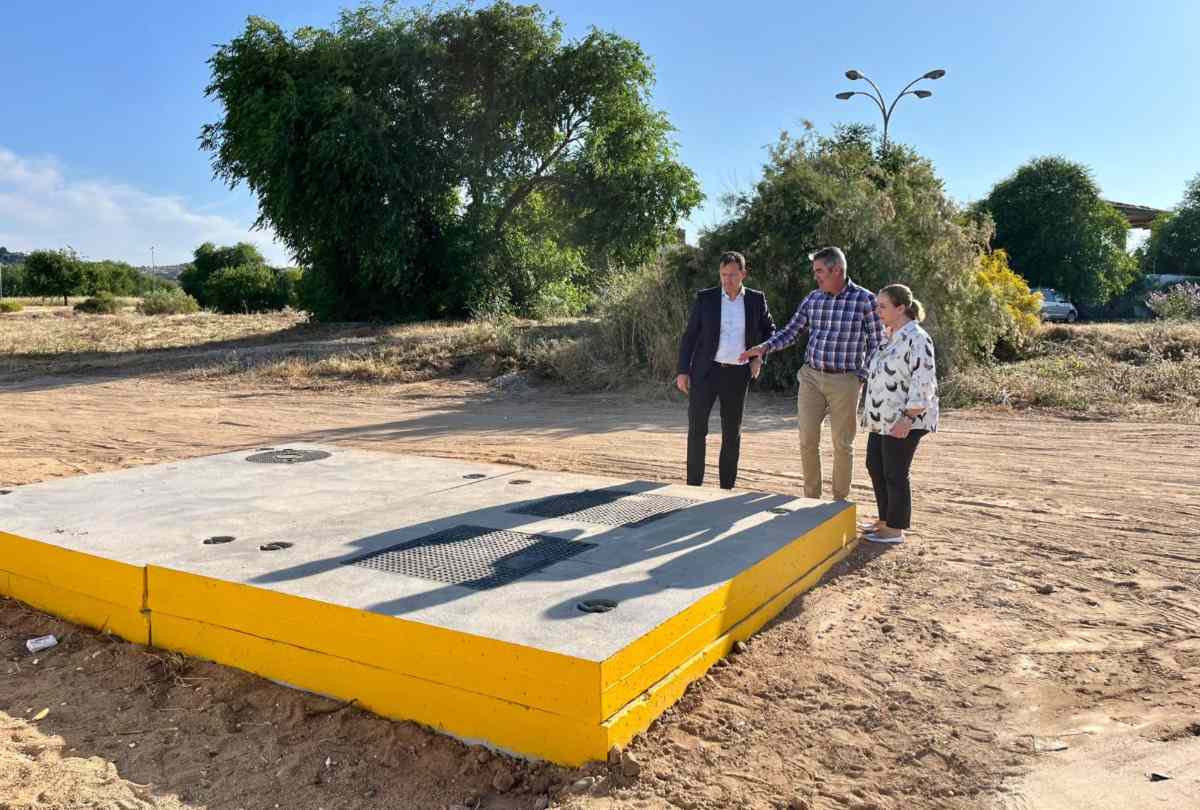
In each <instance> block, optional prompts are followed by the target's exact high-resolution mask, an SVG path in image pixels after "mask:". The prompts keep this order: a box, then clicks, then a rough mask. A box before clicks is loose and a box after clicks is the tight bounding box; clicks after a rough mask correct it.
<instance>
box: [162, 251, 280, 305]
mask: <svg viewBox="0 0 1200 810" xmlns="http://www.w3.org/2000/svg"><path fill="white" fill-rule="evenodd" d="M266 263H267V260H266V259H264V258H263V255H262V254H261V253H260V252H259V251H258V248H256V247H255V246H254V245H252V244H250V243H249V242H238V243H237V244H236V245H224V246H221V247H218V246H216V245H214V244H213V243H212V242H205V243H204V244H202V245H200V247H198V248H196V249H195V251H193V252H192V263H191V264H190V265H189V266H188V267H187V268H185V269H184V271H183V272H182V273H180V274H179V286H181V287H183V291H184V292H186V293H187V294H188V295H190V296H192V297H193V298H195V299H196V300H197V301H198V302H200V305H201V306H205V307H207V306H212V302H211V301H210V300H209V298H208V281H209V278H210V277H212V275H213V274H214V273H216V272H217V271H218V270H223V269H225V268H226V267H244V266H247V265H262V266H264V267H265V266H266ZM237 311H239V312H240V311H241V310H237Z"/></svg>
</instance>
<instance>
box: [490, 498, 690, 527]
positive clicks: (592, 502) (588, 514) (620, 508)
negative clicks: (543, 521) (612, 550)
mask: <svg viewBox="0 0 1200 810" xmlns="http://www.w3.org/2000/svg"><path fill="white" fill-rule="evenodd" d="M697 503H699V501H693V500H690V499H688V498H675V497H672V496H669V495H647V494H643V493H639V492H627V491H625V490H621V489H594V490H588V491H586V492H570V493H567V494H566V495H555V496H554V497H551V498H546V499H545V500H542V501H538V502H536V503H532V504H529V505H528V506H522V507H520V508H518V509H513V510H511V511H513V512H515V513H516V514H519V515H535V516H537V517H544V518H566V519H568V520H577V521H579V522H581V523H599V524H601V525H603V526H630V527H635V526H642V525H644V524H646V523H649V522H651V521H653V520H658V519H660V518H664V517H667V516H668V515H671V514H673V513H675V512H679V511H681V510H683V509H687V508H688V507H689V506H695V505H696V504H697Z"/></svg>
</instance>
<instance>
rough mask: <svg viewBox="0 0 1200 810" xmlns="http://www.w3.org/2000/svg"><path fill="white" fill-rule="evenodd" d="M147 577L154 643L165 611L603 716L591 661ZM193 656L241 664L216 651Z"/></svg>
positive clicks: (221, 584)
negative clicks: (153, 623)
mask: <svg viewBox="0 0 1200 810" xmlns="http://www.w3.org/2000/svg"><path fill="white" fill-rule="evenodd" d="M147 572H148V573H147V592H148V600H147V606H148V607H149V609H150V613H151V615H152V616H153V617H154V621H155V633H154V643H156V644H157V643H158V641H159V638H158V620H159V617H162V616H168V615H169V616H175V617H178V618H181V619H189V620H192V621H198V622H202V623H204V624H207V625H212V626H216V627H223V628H227V629H230V630H235V631H238V632H243V633H247V634H249V635H252V636H258V637H261V638H270V639H273V640H275V641H279V642H282V643H285V644H290V645H292V646H296V647H301V648H303V649H307V650H311V651H314V652H320V653H325V654H327V655H331V656H334V657H337V658H343V659H346V660H350V661H357V662H359V663H362V664H365V665H367V666H371V667H375V668H377V669H383V670H389V671H392V672H395V673H397V674H398V675H405V676H411V677H414V678H419V679H423V680H427V681H437V682H441V683H444V684H446V685H447V686H450V687H454V688H458V689H463V690H466V691H469V692H478V693H487V694H492V695H495V696H496V697H498V698H500V699H502V700H508V701H512V702H514V703H519V704H522V705H525V706H529V707H532V708H537V709H543V710H545V711H548V712H552V713H556V714H562V715H567V716H571V717H575V718H578V719H580V720H586V721H591V722H593V723H598V722H599V721H600V720H602V719H603V718H604V717H605V716H607V715H604V714H602V713H601V711H600V685H599V684H600V664H599V663H598V662H596V661H588V660H584V659H580V658H574V657H572V656H568V655H563V654H560V653H555V652H550V651H547V650H539V649H536V648H533V647H527V646H523V645H520V644H513V643H511V642H506V641H499V640H497V639H492V638H485V637H483V636H477V635H473V634H471V633H465V632H460V631H457V630H451V629H449V628H445V627H438V626H435V625H430V624H424V623H421V622H415V621H410V620H407V619H403V618H398V617H395V616H387V615H383V614H379V613H372V612H370V611H366V610H359V609H357V608H352V607H346V606H344V605H335V604H331V603H328V602H321V601H318V600H315V599H310V598H307V597H303V596H295V595H292V594H287V593H281V592H279V591H273V590H268V589H266V588H261V587H257V586H253V585H244V584H240V583H235V582H229V581H227V580H220V579H213V578H210V577H205V576H201V575H199V574H190V573H187V572H183V571H177V570H174V569H170V568H163V567H161V566H157V565H149V566H147ZM200 654H201V655H203V656H204V657H206V658H211V659H213V660H219V661H222V662H223V663H228V664H231V665H233V666H235V667H241V668H242V669H247V668H248V667H246V666H243V663H242V662H240V661H238V660H230V659H229V658H228V656H225V657H220V655H221V651H220V650H201V651H200Z"/></svg>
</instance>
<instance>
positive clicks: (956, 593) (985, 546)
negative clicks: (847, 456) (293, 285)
mask: <svg viewBox="0 0 1200 810" xmlns="http://www.w3.org/2000/svg"><path fill="white" fill-rule="evenodd" d="M506 379H507V380H508V384H506V385H494V384H493V385H489V384H486V383H482V382H479V381H471V380H454V381H442V382H437V383H425V384H414V385H408V386H392V387H387V388H380V387H376V388H370V389H357V390H351V391H349V392H346V391H343V392H336V393H335V392H319V391H291V390H284V389H282V388H270V387H266V388H254V389H251V388H249V387H247V386H246V385H245V384H244V383H241V384H239V383H237V382H236V380H233V381H220V380H217V381H215V382H214V381H195V380H192V381H181V380H179V379H177V378H172V377H156V376H136V375H126V376H124V377H120V378H118V377H111V378H95V379H87V378H80V377H57V378H46V379H24V380H22V381H19V382H11V383H4V384H2V385H0V413H2V420H3V422H2V424H0V487H3V486H11V485H20V484H25V483H30V482H34V481H42V480H47V479H51V478H56V477H60V476H72V475H83V474H87V473H92V472H97V471H101V470H109V469H114V468H118V467H126V466H132V465H139V464H151V463H156V462H163V461H167V460H171V459H178V458H186V457H190V456H197V455H203V454H208V453H214V452H221V451H226V450H230V449H235V448H243V447H251V446H257V445H279V444H283V443H286V442H287V441H288V440H303V441H308V442H321V443H327V444H335V445H343V446H353V447H364V448H371V449H375V450H383V451H388V452H395V453H419V454H427V455H437V456H451V457H455V458H470V459H478V460H486V461H496V462H504V463H509V464H518V465H526V466H529V467H534V468H539V469H549V470H556V469H561V470H574V471H579V472H588V473H597V474H606V475H613V476H637V477H642V478H647V479H653V480H659V481H675V482H678V481H680V480H681V476H682V458H683V450H684V437H685V427H684V425H685V418H684V416H685V414H684V405H683V404H682V402H681V401H679V400H673V399H672V398H671V397H669V396H668V395H666V394H665V393H664V394H663V395H661V396H657V397H655V396H649V395H642V396H633V395H629V394H593V395H566V394H563V393H560V392H556V391H555V390H553V389H545V388H539V387H537V386H530V385H527V384H526V383H525V382H524V381H522V380H521V379H519V378H515V379H514V378H511V377H510V378H506ZM792 407H793V406H792V403H791V402H790V401H789V400H787V399H784V398H772V397H766V396H757V395H754V394H752V399H751V403H750V406H749V409H748V417H747V420H746V426H745V439H744V441H743V453H742V476H741V479H740V481H739V485H740V486H744V487H747V488H754V489H762V490H768V491H773V492H782V493H789V494H799V493H800V491H801V479H800V470H799V462H798V458H797V455H796V445H797V440H796V436H795V432H794V431H795V419H794V415H793V413H792ZM715 438H716V437H715V436H714V437H713V440H710V451H711V452H710V461H711V462H713V463H714V465H715V453H716V446H715V445H716V441H715ZM863 444H864V442H863V441H862V437H860V441H859V451H858V456H857V458H856V481H855V488H854V492H853V497H854V498H855V499H856V500H857V501H858V503H859V504H860V516H864V517H865V516H873V512H874V509H873V507H872V506H871V504H872V498H871V491H870V487H869V482H868V480H867V477H866V475H865V472H864V471H863V470H862V468H861V464H862V458H863V454H862V448H863ZM827 461H828V458H827ZM713 473H714V475H713V476H712V477H713V478H715V467H714V469H713ZM913 476H914V484H915V488H916V492H917V505H916V515H915V518H914V531H913V532H912V534H911V536H910V539H909V542H907V543H906V544H904V545H903V546H899V547H889V548H886V549H885V548H880V547H860V548H859V550H858V551H857V552H856V553H855V554H854V555H853V556H852V557H851V558H850V559H848V560H847V561H846V562H845V563H843V564H842V565H840V566H839V567H838V568H837V569H835V570H834V571H833V572H832V573H831V574H830V575H829V576H828V577H827V578H826V579H825V581H824V582H823V583H822V584H821V585H819V586H818V587H817V588H815V589H814V590H813V591H811V592H810V593H808V594H806V595H804V596H803V597H801V598H799V599H797V600H796V601H795V602H794V603H793V604H792V605H791V606H790V607H788V608H787V609H786V610H785V611H784V613H783V614H782V615H781V616H780V617H779V618H778V619H777V620H775V621H774V622H772V623H771V624H770V625H768V627H767V628H766V629H765V630H764V631H762V632H761V633H760V634H758V635H757V636H755V637H754V638H753V639H752V640H751V641H750V642H749V643H748V644H747V645H745V648H744V649H743V650H742V651H741V652H740V653H739V654H737V655H734V656H731V657H730V658H729V659H727V661H726V662H724V663H723V664H722V665H720V666H718V667H717V668H715V669H713V670H712V671H711V673H710V674H709V675H707V676H706V677H704V678H703V679H702V680H701V681H699V682H697V683H696V684H694V685H693V686H692V687H691V688H690V689H689V691H688V692H687V694H686V696H685V697H684V699H683V700H682V701H681V702H680V703H679V704H678V705H677V706H676V707H675V708H673V709H672V710H670V711H669V712H668V713H667V714H666V715H665V716H664V717H663V718H662V719H661V720H660V721H659V722H657V723H656V724H655V725H654V726H653V727H652V728H651V729H650V730H649V731H648V732H646V733H645V734H644V735H641V736H640V737H639V738H638V739H637V740H635V742H634V743H633V744H632V745H631V746H630V748H629V749H628V752H627V753H628V754H629V757H627V758H626V761H625V763H624V764H617V765H611V766H610V765H608V764H606V763H597V764H595V765H592V766H589V767H587V768H583V769H578V770H567V769H562V768H557V767H553V766H547V765H543V764H536V763H528V762H524V761H520V760H514V759H510V758H507V757H504V756H500V755H497V754H494V753H491V752H489V751H487V750H484V749H482V748H479V747H468V746H465V745H463V744H461V743H459V742H457V741H454V740H451V739H449V738H446V737H443V736H441V735H438V734H436V733H433V732H431V731H429V730H426V729H424V728H421V727H418V726H415V725H412V724H409V723H402V722H392V721H388V720H384V719H381V718H377V717H374V716H372V715H370V714H367V713H365V712H362V711H359V710H357V709H355V708H354V707H342V706H339V705H338V704H336V703H334V702H332V701H329V700H327V699H323V698H320V697H317V696H313V695H308V694H304V693H300V692H296V691H292V690H289V689H287V688H284V687H282V686H278V685H275V684H273V683H270V682H267V681H264V680H261V679H258V678H255V677H253V676H250V675H247V674H245V673H241V672H238V671H236V670H232V669H228V668H224V667H220V666H216V665H213V664H210V663H206V662H201V661H196V660H191V659H185V658H183V657H180V656H177V655H174V654H170V653H166V652H163V651H159V650H150V649H146V648H141V647H138V646H135V645H131V644H127V643H125V642H122V641H119V640H115V639H111V638H108V637H105V636H101V635H99V634H97V633H95V632H92V631H89V630H85V629H81V628H73V627H71V626H70V625H67V624H65V623H63V622H60V621H58V620H55V619H53V618H51V617H49V616H46V615H44V614H41V613H38V612H36V611H33V610H31V609H29V608H27V607H25V606H22V605H20V604H18V603H16V602H13V601H5V600H0V809H2V810H17V809H18V808H20V810H25V809H26V808H39V809H41V808H83V807H90V808H121V809H122V810H129V809H130V808H171V809H172V810H174V809H175V808H246V810H252V809H256V808H314V810H315V808H325V809H326V810H335V808H387V809H388V810H394V809H395V808H437V809H438V810H444V809H445V808H448V807H449V808H453V809H454V810H459V808H472V810H474V809H475V808H505V809H507V810H517V809H518V808H521V809H527V808H543V807H546V806H547V805H550V806H555V807H558V806H566V807H576V808H652V809H657V808H684V810H699V809H700V808H811V809H812V810H816V808H834V809H838V810H840V808H852V809H857V810H871V809H874V810H890V809H892V808H897V809H898V808H925V807H930V808H1005V810H1024V809H1025V808H1049V809H1050V810H1057V809H1058V808H1075V807H1079V808H1085V807H1086V808H1122V810H1127V809H1128V808H1140V807H1155V808H1160V807H1161V808H1188V807H1200V548H1198V544H1200V541H1198V538H1200V531H1198V529H1197V526H1198V525H1200V432H1198V431H1197V429H1196V428H1195V427H1194V426H1191V427H1189V426H1185V425H1175V424H1171V423H1170V422H1169V421H1162V422H1148V423H1147V422H1143V423H1132V422H1128V423H1123V422H1101V421H1075V420H1069V419H1062V418H1056V417H1050V416H1044V415H1041V416H1039V415H1030V414H1011V413H986V412H977V411H973V412H965V413H953V414H948V415H947V416H946V417H945V419H944V425H943V429H942V431H941V432H940V433H939V434H938V435H936V436H935V437H933V438H931V439H929V440H927V441H926V442H923V443H922V446H921V449H920V452H919V453H918V455H917V460H916V464H915V467H914V472H913ZM97 508H103V506H102V505H99V504H98V505H97ZM43 633H56V634H58V635H59V636H60V637H65V640H64V642H63V643H62V644H60V645H59V646H58V647H57V648H55V649H53V650H50V651H47V652H44V653H41V654H39V655H36V656H31V655H29V654H28V653H26V652H25V651H24V649H23V646H22V644H23V642H24V640H25V639H27V638H29V637H31V636H35V635H41V634H43ZM45 710H48V711H45ZM1155 774H1158V775H1159V776H1161V777H1166V778H1158V777H1156V776H1154V775H1155Z"/></svg>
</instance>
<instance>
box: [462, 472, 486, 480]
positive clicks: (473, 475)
mask: <svg viewBox="0 0 1200 810" xmlns="http://www.w3.org/2000/svg"><path fill="white" fill-rule="evenodd" d="M463 478H469V479H471V480H472V481H474V480H475V479H477V478H487V476H486V475H484V474H483V473H467V474H466V475H464V476H463Z"/></svg>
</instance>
